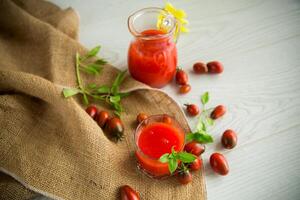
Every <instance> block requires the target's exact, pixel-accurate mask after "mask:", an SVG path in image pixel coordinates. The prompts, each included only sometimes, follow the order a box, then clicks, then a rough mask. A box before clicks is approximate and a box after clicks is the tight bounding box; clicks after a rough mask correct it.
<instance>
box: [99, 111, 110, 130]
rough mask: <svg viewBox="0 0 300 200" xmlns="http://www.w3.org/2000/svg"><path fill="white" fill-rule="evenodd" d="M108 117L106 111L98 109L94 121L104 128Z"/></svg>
mask: <svg viewBox="0 0 300 200" xmlns="http://www.w3.org/2000/svg"><path fill="white" fill-rule="evenodd" d="M108 119H109V114H108V112H106V111H100V112H99V113H98V114H97V117H96V121H97V123H98V125H99V126H100V127H101V128H104V126H105V124H106V123H107V121H108Z"/></svg>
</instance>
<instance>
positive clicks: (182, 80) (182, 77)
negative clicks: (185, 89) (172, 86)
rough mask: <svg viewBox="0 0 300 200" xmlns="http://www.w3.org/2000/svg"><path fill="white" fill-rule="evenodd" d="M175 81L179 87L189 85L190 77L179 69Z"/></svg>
mask: <svg viewBox="0 0 300 200" xmlns="http://www.w3.org/2000/svg"><path fill="white" fill-rule="evenodd" d="M175 79H176V83H177V84H178V85H186V84H187V83H188V75H187V74H186V73H185V71H183V70H182V69H177V71H176V75H175Z"/></svg>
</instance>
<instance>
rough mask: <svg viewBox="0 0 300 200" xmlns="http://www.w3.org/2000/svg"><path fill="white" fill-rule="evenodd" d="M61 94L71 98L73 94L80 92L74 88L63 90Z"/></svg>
mask: <svg viewBox="0 0 300 200" xmlns="http://www.w3.org/2000/svg"><path fill="white" fill-rule="evenodd" d="M62 92H63V95H64V97H65V98H68V97H71V96H73V95H75V94H78V93H80V92H81V91H80V90H79V89H76V88H64V89H63V91H62Z"/></svg>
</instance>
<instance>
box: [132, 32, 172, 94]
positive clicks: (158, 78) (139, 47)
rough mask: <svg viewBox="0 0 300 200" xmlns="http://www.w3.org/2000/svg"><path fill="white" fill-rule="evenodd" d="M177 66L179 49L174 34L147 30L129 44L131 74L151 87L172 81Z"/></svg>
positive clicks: (159, 86)
mask: <svg viewBox="0 0 300 200" xmlns="http://www.w3.org/2000/svg"><path fill="white" fill-rule="evenodd" d="M176 66H177V49H176V44H175V42H174V41H173V36H170V35H168V34H167V33H165V32H164V31H162V30H156V29H149V30H145V31H143V32H142V33H141V37H137V38H136V39H135V40H134V41H132V42H131V44H130V46H129V50H128V69H129V72H130V74H131V76H132V77H133V78H134V79H136V80H138V81H141V82H143V83H146V84H148V85H150V86H151V87H156V88H161V87H163V86H165V85H166V84H167V83H168V82H170V81H171V80H172V78H173V77H174V75H175V72H176Z"/></svg>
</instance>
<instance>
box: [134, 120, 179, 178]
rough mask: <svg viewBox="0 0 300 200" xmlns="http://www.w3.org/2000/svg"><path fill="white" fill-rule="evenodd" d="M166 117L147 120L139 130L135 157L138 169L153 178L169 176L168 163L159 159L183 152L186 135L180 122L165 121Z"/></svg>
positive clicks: (137, 131)
mask: <svg viewBox="0 0 300 200" xmlns="http://www.w3.org/2000/svg"><path fill="white" fill-rule="evenodd" d="M164 117H165V115H153V116H150V117H149V118H147V119H145V120H144V121H143V122H142V123H141V124H140V125H139V126H138V128H137V130H136V133H135V143H136V146H137V150H136V152H135V156H136V158H137V162H138V168H139V169H141V170H142V171H143V172H145V173H146V174H147V175H149V176H150V177H153V178H161V177H165V176H169V175H170V172H169V168H168V164H167V163H161V162H160V161H159V158H160V157H161V156H162V155H163V154H165V153H171V150H172V147H173V148H174V150H175V151H177V152H179V151H182V150H183V147H184V139H185V134H184V131H183V130H182V128H181V127H180V126H179V124H178V122H177V121H176V120H175V119H173V118H171V119H172V120H171V122H168V123H166V122H165V121H164Z"/></svg>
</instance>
